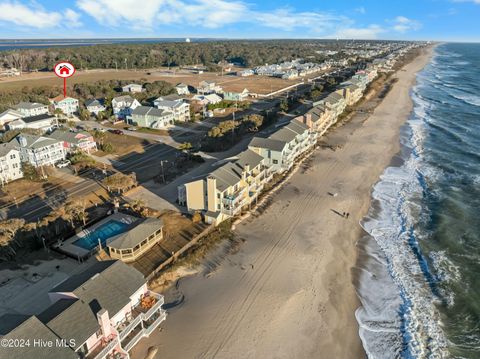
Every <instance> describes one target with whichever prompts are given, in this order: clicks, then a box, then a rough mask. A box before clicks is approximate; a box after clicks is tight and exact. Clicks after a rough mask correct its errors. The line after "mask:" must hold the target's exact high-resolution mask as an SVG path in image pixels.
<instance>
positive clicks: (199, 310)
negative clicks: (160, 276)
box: [132, 49, 432, 359]
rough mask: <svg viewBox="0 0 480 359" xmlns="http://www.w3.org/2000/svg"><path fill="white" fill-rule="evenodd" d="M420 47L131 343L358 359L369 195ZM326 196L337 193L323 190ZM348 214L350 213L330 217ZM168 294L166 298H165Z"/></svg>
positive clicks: (164, 352)
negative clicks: (357, 272) (387, 86)
mask: <svg viewBox="0 0 480 359" xmlns="http://www.w3.org/2000/svg"><path fill="white" fill-rule="evenodd" d="M431 54H432V49H426V50H424V51H423V53H422V55H420V56H418V57H417V58H416V59H415V60H413V61H412V62H411V63H409V64H407V65H406V66H405V67H404V68H403V69H402V70H400V71H398V72H397V74H396V75H395V76H396V77H397V78H398V81H397V82H396V83H395V85H394V86H393V88H392V89H391V90H390V92H389V93H388V94H387V96H386V97H385V98H384V100H383V101H382V102H381V104H380V105H379V106H378V107H377V108H376V109H375V111H374V112H373V114H371V115H370V116H369V117H367V115H361V114H359V115H356V116H354V118H353V119H352V120H351V121H350V122H348V123H347V124H346V125H344V126H342V127H340V128H338V129H336V130H334V131H332V132H331V133H330V134H328V135H327V136H326V137H325V138H324V139H323V141H324V142H326V143H327V144H328V145H332V146H333V147H334V148H335V150H332V149H329V148H326V147H323V148H319V149H317V150H316V151H315V153H314V154H313V155H312V157H311V158H310V159H308V160H307V161H306V162H305V163H304V164H303V165H302V166H301V167H300V169H299V170H298V172H297V173H295V174H294V175H293V176H292V177H291V178H290V180H289V181H288V182H287V183H286V184H285V185H284V187H283V188H282V189H281V190H280V191H278V192H277V193H276V194H275V195H274V196H273V200H272V202H271V204H270V206H268V208H267V209H266V210H265V211H264V212H263V213H262V214H256V215H253V216H251V217H250V218H248V219H246V220H245V221H243V222H242V223H241V224H239V225H237V227H236V229H235V234H236V235H237V236H238V237H239V238H242V239H244V240H245V243H243V244H242V245H241V246H240V248H239V250H238V252H236V253H235V254H232V255H229V256H227V257H226V258H225V259H223V261H222V263H221V265H220V266H219V267H218V269H217V271H216V272H215V273H213V274H212V275H210V276H204V275H202V274H201V273H200V274H197V275H194V276H190V277H188V278H184V279H182V280H181V281H180V282H179V285H178V287H177V289H173V290H176V291H178V292H179V293H181V294H183V295H184V298H185V299H184V302H183V303H182V304H181V305H179V306H177V307H174V308H171V309H169V310H168V313H169V314H168V317H167V320H166V321H165V322H164V323H163V324H162V330H161V331H160V330H159V331H156V332H154V334H152V335H151V336H150V338H148V339H144V340H142V341H141V342H140V343H138V345H137V346H136V347H135V348H134V350H133V352H132V358H136V359H140V358H144V357H145V356H146V355H147V350H148V348H149V347H152V346H156V347H157V348H158V353H157V355H156V358H162V359H170V358H172V359H173V358H175V359H177V358H182V359H186V358H364V357H365V352H364V351H363V348H362V344H361V341H360V338H359V335H358V324H357V321H356V319H355V310H356V309H357V308H358V306H359V302H358V299H357V296H356V293H355V287H354V285H353V284H352V281H353V276H352V268H353V267H354V266H355V263H356V259H357V249H356V242H357V240H358V238H359V237H360V236H361V235H362V229H361V227H360V225H359V221H360V219H361V218H362V217H363V216H364V215H365V214H366V212H367V210H368V208H369V206H370V191H371V188H372V186H373V185H374V183H375V182H377V180H378V178H379V176H380V175H381V173H382V171H383V170H384V168H385V167H386V166H388V164H389V163H390V161H391V159H392V157H393V156H394V155H395V154H396V153H397V152H398V151H399V129H400V127H401V126H402V124H403V123H404V122H405V120H406V119H407V118H408V116H409V114H410V111H411V108H412V102H411V99H410V96H409V90H410V88H411V86H412V85H413V84H414V82H415V74H416V73H417V72H418V71H419V70H421V69H422V68H423V67H424V66H425V64H426V63H427V62H428V61H429V59H430V57H431ZM329 193H337V194H338V195H337V196H335V197H334V196H331V195H330V194H329ZM336 212H339V213H343V212H348V213H349V214H350V216H349V218H348V219H347V218H344V217H342V216H341V215H339V214H338V213H336ZM167 298H168V294H167Z"/></svg>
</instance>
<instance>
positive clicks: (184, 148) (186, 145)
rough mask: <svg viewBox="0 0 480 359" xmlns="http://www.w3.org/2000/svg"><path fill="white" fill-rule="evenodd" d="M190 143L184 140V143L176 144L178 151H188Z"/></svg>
mask: <svg viewBox="0 0 480 359" xmlns="http://www.w3.org/2000/svg"><path fill="white" fill-rule="evenodd" d="M192 147H193V146H192V144H191V143H190V142H184V143H181V144H180V145H179V146H178V149H179V150H180V151H184V152H188V151H190V150H191V149H192Z"/></svg>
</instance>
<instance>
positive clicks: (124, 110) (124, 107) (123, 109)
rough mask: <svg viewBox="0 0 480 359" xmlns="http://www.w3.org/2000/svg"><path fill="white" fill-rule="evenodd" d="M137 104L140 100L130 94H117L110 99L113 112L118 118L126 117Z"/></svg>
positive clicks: (138, 104)
mask: <svg viewBox="0 0 480 359" xmlns="http://www.w3.org/2000/svg"><path fill="white" fill-rule="evenodd" d="M138 106H140V102H138V100H137V99H135V98H133V97H132V96H130V95H125V96H118V97H114V98H113V99H112V109H113V114H114V115H115V117H117V118H118V119H127V117H129V116H130V115H131V114H132V111H133V110H135V109H136V108H137V107H138Z"/></svg>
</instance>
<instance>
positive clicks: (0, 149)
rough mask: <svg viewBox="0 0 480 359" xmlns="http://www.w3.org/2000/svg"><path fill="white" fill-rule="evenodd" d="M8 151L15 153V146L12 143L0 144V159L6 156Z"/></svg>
mask: <svg viewBox="0 0 480 359" xmlns="http://www.w3.org/2000/svg"><path fill="white" fill-rule="evenodd" d="M10 151H17V146H16V145H15V143H14V142H7V143H1V144H0V157H3V156H6V155H8V154H9V153H10Z"/></svg>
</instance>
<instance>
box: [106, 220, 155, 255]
mask: <svg viewBox="0 0 480 359" xmlns="http://www.w3.org/2000/svg"><path fill="white" fill-rule="evenodd" d="M162 227H163V221H162V220H161V219H158V218H147V219H145V220H144V221H143V222H141V223H140V224H138V225H136V226H135V227H133V228H132V229H131V230H129V231H127V232H125V233H121V234H119V235H117V236H115V237H113V238H112V240H111V242H110V243H109V244H108V247H112V248H117V249H124V248H134V247H135V246H136V245H137V244H139V243H140V242H142V241H143V240H144V239H146V238H148V236H150V235H151V234H153V233H155V232H156V231H158V230H159V229H160V228H162Z"/></svg>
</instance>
